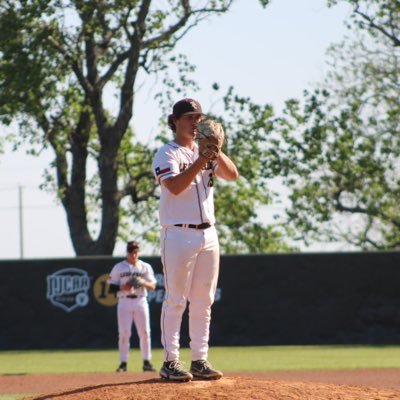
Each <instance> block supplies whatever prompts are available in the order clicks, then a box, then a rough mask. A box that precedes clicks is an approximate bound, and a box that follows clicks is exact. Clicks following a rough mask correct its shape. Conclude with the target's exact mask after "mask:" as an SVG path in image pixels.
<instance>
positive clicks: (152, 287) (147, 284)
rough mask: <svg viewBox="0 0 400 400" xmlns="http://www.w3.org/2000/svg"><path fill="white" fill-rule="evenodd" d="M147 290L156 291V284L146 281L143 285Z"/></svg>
mask: <svg viewBox="0 0 400 400" xmlns="http://www.w3.org/2000/svg"><path fill="white" fill-rule="evenodd" d="M143 286H144V287H145V288H146V289H147V290H156V283H155V282H151V281H146V282H145V284H144V285H143Z"/></svg>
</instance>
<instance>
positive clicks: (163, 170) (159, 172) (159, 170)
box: [156, 167, 171, 176]
mask: <svg viewBox="0 0 400 400" xmlns="http://www.w3.org/2000/svg"><path fill="white" fill-rule="evenodd" d="M170 171H171V168H169V167H167V168H164V169H161V168H160V167H157V168H156V175H157V176H159V175H161V174H165V173H167V172H170Z"/></svg>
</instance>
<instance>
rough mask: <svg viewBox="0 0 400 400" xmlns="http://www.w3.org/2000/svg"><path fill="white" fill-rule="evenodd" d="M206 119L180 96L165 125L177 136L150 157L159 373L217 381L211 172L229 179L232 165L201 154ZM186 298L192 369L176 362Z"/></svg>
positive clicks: (216, 261) (222, 157)
mask: <svg viewBox="0 0 400 400" xmlns="http://www.w3.org/2000/svg"><path fill="white" fill-rule="evenodd" d="M203 117H204V114H203V112H202V109H201V106H200V104H199V103H198V102H197V101H196V100H193V99H182V100H180V101H178V102H177V103H176V104H175V105H174V106H173V112H172V114H171V115H170V116H169V117H168V125H169V127H170V128H171V129H172V131H173V132H174V134H175V137H174V140H172V141H171V142H169V143H167V144H165V145H164V146H163V147H161V148H160V149H159V150H158V152H157V153H156V155H155V157H154V160H153V165H152V167H153V173H154V175H155V178H156V180H157V181H158V182H159V183H160V185H161V198H160V205H159V217H160V223H161V243H160V245H161V246H160V248H161V260H162V263H163V270H164V282H165V298H164V302H163V306H162V313H161V342H162V344H163V347H164V357H165V361H164V363H163V365H162V368H161V370H160V376H161V377H162V378H164V379H170V380H174V381H189V380H191V379H193V376H195V377H197V378H200V379H219V378H221V377H222V375H223V374H222V372H220V371H218V370H216V369H214V368H213V367H212V365H211V364H210V363H209V362H208V341H209V329H210V320H211V305H212V303H213V302H214V297H215V291H216V287H217V280H218V272H219V243H218V237H217V231H216V228H215V226H214V223H215V218H214V200H213V179H214V176H217V177H220V178H223V179H226V180H233V179H236V178H237V177H238V176H239V174H238V171H237V168H236V166H235V165H234V163H233V162H232V161H231V160H230V159H229V158H228V156H227V155H225V154H224V153H222V152H220V153H219V154H218V157H217V158H216V159H214V160H210V159H209V158H207V157H205V156H203V155H202V154H200V155H199V147H198V144H197V143H196V141H195V138H196V132H197V124H198V122H199V121H200V120H201V119H202V118H203ZM187 301H189V335H190V348H191V358H192V362H191V368H190V372H188V371H186V370H185V368H184V366H183V364H182V362H180V360H179V333H180V328H181V322H182V314H183V312H184V310H185V308H186V304H187Z"/></svg>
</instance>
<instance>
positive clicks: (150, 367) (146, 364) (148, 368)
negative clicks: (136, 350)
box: [143, 360, 157, 372]
mask: <svg viewBox="0 0 400 400" xmlns="http://www.w3.org/2000/svg"><path fill="white" fill-rule="evenodd" d="M143 371H145V372H147V371H149V372H156V371H157V370H156V369H155V368H154V367H153V365H152V364H151V362H150V361H148V360H144V361H143Z"/></svg>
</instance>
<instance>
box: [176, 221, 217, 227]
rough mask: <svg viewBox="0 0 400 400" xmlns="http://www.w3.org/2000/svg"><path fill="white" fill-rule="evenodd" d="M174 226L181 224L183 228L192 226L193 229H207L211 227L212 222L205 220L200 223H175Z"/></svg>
mask: <svg viewBox="0 0 400 400" xmlns="http://www.w3.org/2000/svg"><path fill="white" fill-rule="evenodd" d="M174 226H180V227H183V228H192V229H207V228H210V227H211V224H210V223H208V222H203V223H202V224H199V225H193V224H175V225H174Z"/></svg>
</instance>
